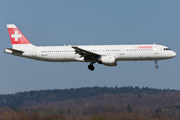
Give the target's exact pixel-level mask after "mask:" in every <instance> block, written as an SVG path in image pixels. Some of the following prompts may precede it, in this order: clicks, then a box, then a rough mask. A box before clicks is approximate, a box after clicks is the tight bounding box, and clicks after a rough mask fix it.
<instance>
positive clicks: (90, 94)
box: [0, 87, 180, 120]
mask: <svg viewBox="0 0 180 120" xmlns="http://www.w3.org/2000/svg"><path fill="white" fill-rule="evenodd" d="M63 96H64V97H63ZM1 100H2V101H1ZM0 101H1V108H0V120H134V119H135V120H147V119H152V120H171V119H174V120H178V119H180V91H177V90H169V89H164V90H160V89H153V88H147V87H146V88H145V87H143V88H139V87H121V88H118V87H114V88H112V87H111V88H108V87H86V88H77V89H65V90H41V91H30V92H21V93H20V92H19V93H16V94H12V95H1V96H0Z"/></svg>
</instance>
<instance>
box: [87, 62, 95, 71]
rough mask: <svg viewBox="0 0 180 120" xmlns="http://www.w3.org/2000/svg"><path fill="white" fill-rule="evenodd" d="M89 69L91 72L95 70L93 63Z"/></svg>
mask: <svg viewBox="0 0 180 120" xmlns="http://www.w3.org/2000/svg"><path fill="white" fill-rule="evenodd" d="M88 69H89V70H91V71H93V70H94V69H95V68H94V66H93V63H90V64H89V65H88Z"/></svg>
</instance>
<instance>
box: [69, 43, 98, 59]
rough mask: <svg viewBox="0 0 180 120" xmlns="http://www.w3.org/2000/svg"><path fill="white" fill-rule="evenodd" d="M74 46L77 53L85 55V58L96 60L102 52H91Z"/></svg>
mask: <svg viewBox="0 0 180 120" xmlns="http://www.w3.org/2000/svg"><path fill="white" fill-rule="evenodd" d="M72 48H73V49H75V52H76V54H79V55H81V56H80V57H84V59H85V60H96V59H97V58H99V57H100V56H101V55H100V54H97V53H94V52H90V51H88V50H85V49H82V48H79V47H77V46H72Z"/></svg>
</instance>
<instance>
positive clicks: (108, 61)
mask: <svg viewBox="0 0 180 120" xmlns="http://www.w3.org/2000/svg"><path fill="white" fill-rule="evenodd" d="M97 62H98V63H99V64H104V65H105V66H117V61H116V59H115V57H114V56H101V57H100V58H99V59H98V60H97Z"/></svg>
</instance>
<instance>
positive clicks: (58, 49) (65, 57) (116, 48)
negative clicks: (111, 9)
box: [7, 44, 176, 62]
mask: <svg viewBox="0 0 180 120" xmlns="http://www.w3.org/2000/svg"><path fill="white" fill-rule="evenodd" d="M151 46H152V47H151ZM78 47H80V48H82V49H84V50H87V51H90V52H93V53H97V54H100V55H102V56H103V55H112V56H115V59H116V61H137V60H164V59H170V58H173V57H175V56H176V53H175V52H174V51H171V50H165V48H167V47H166V46H163V45H155V44H145V45H91V46H78ZM21 50H24V51H25V52H24V53H22V54H19V53H10V54H14V55H17V56H21V57H27V58H32V59H36V60H41V61H49V62H75V61H80V62H89V61H86V60H84V58H83V57H81V55H79V54H77V53H76V52H75V50H74V49H73V48H72V47H71V46H47V47H35V46H34V47H24V49H23V48H21ZM7 53H8V52H7Z"/></svg>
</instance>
